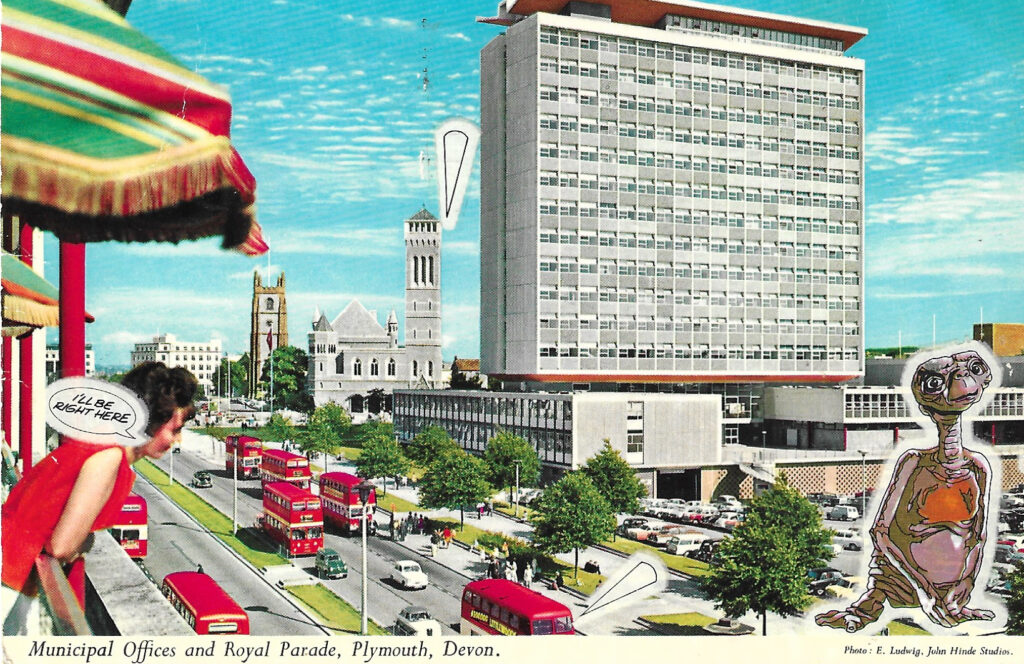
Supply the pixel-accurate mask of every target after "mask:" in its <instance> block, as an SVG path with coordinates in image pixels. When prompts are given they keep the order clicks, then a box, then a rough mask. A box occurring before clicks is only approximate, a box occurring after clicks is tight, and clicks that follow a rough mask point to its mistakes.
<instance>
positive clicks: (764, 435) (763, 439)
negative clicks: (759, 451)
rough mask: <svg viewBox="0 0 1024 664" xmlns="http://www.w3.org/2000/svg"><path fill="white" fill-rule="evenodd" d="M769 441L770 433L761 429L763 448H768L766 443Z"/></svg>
mask: <svg viewBox="0 0 1024 664" xmlns="http://www.w3.org/2000/svg"><path fill="white" fill-rule="evenodd" d="M767 440H768V432H767V431H766V430H765V429H761V447H762V448H763V447H767V445H766V444H765V442H766V441H767Z"/></svg>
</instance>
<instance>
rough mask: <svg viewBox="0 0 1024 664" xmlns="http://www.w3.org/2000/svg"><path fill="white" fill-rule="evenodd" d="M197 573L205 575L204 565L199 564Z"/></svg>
mask: <svg viewBox="0 0 1024 664" xmlns="http://www.w3.org/2000/svg"><path fill="white" fill-rule="evenodd" d="M196 573H197V574H202V573H203V564H202V563H199V565H198V567H196Z"/></svg>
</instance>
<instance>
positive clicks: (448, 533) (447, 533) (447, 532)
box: [442, 526, 452, 549]
mask: <svg viewBox="0 0 1024 664" xmlns="http://www.w3.org/2000/svg"><path fill="white" fill-rule="evenodd" d="M442 537H443V538H444V548H446V549H447V548H448V547H449V546H451V543H452V529H451V528H449V527H448V526H445V527H444V533H443V534H442Z"/></svg>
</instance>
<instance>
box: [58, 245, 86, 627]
mask: <svg viewBox="0 0 1024 664" xmlns="http://www.w3.org/2000/svg"><path fill="white" fill-rule="evenodd" d="M60 375H61V377H62V378H70V377H72V376H84V375H85V245H84V244H72V243H70V242H64V241H63V240H62V241H61V243H60ZM78 562H79V563H81V562H82V561H81V560H79V561H78ZM68 581H69V582H70V583H71V589H72V590H73V591H74V593H75V595H76V596H77V597H78V602H79V604H81V605H82V607H83V608H84V607H85V565H84V564H78V565H76V566H74V567H73V568H72V570H71V572H70V573H69V574H68Z"/></svg>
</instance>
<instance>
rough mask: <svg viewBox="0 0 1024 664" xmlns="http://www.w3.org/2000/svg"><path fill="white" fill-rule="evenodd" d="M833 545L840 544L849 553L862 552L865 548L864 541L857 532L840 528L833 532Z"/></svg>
mask: <svg viewBox="0 0 1024 664" xmlns="http://www.w3.org/2000/svg"><path fill="white" fill-rule="evenodd" d="M832 543H833V544H838V545H839V546H840V547H842V548H843V549H845V550H847V551H860V550H861V549H863V548H864V539H863V537H862V536H861V534H860V533H859V532H858V531H856V530H851V529H845V528H838V529H836V530H834V531H832Z"/></svg>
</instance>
